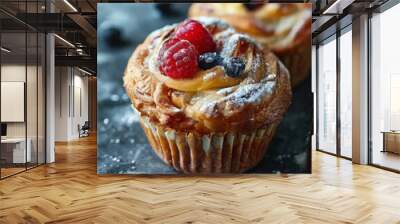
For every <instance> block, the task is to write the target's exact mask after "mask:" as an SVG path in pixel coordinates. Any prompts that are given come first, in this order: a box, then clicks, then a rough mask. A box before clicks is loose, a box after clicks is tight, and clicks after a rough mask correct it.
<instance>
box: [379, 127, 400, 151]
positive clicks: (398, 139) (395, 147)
mask: <svg viewBox="0 0 400 224" xmlns="http://www.w3.org/2000/svg"><path fill="white" fill-rule="evenodd" d="M381 133H382V134H383V150H382V152H392V153H396V154H400V131H382V132H381Z"/></svg>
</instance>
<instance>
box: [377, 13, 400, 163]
mask: <svg viewBox="0 0 400 224" xmlns="http://www.w3.org/2000/svg"><path fill="white" fill-rule="evenodd" d="M398 21H400V5H396V6H394V7H392V8H390V9H388V10H386V11H384V12H382V13H379V14H375V15H373V17H372V18H371V29H372V30H371V79H370V81H371V83H370V86H371V98H370V104H371V106H370V108H371V110H370V119H371V129H370V137H371V141H372V149H371V150H372V151H371V158H372V161H371V162H372V163H373V164H375V165H379V166H384V167H387V168H391V169H395V170H400V103H399V102H400V100H399V96H400V63H399V56H398V55H399V52H400V45H399V44H398V40H399V39H400V33H399V32H398V30H397V29H394V27H398Z"/></svg>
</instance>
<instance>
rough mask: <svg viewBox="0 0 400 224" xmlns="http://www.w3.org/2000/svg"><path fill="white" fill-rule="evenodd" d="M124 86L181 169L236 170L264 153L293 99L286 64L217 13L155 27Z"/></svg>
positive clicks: (159, 150) (153, 136) (154, 139)
mask: <svg viewBox="0 0 400 224" xmlns="http://www.w3.org/2000/svg"><path fill="white" fill-rule="evenodd" d="M124 86H125V88H126V91H127V94H128V95H129V97H130V99H131V101H132V103H133V106H134V108H135V109H136V110H137V111H138V112H139V114H140V117H141V118H140V119H141V125H142V127H143V129H144V132H145V134H146V136H147V138H148V140H149V142H150V144H151V146H152V148H153V150H154V151H155V153H156V154H157V155H158V156H159V157H160V158H161V159H162V160H163V161H164V162H165V163H166V164H168V165H170V166H172V167H174V168H175V169H176V170H177V171H179V172H183V173H205V174H210V173H239V172H244V171H246V170H248V169H250V168H252V167H254V166H255V165H256V164H257V163H258V162H259V161H260V160H261V159H262V158H263V156H264V153H265V151H266V149H267V148H268V144H269V142H270V141H271V139H272V137H273V135H274V132H275V130H276V128H277V126H278V124H279V122H280V121H281V119H282V117H283V116H284V114H285V112H286V110H287V109H288V106H289V104H290V102H291V96H292V93H291V86H290V77H289V73H288V71H287V69H286V68H285V67H284V66H283V64H282V63H281V62H280V61H279V60H278V59H277V58H276V57H275V56H274V55H273V54H272V53H271V52H269V51H263V50H262V48H261V46H259V44H258V43H257V42H256V41H255V40H254V39H252V38H250V37H249V36H247V35H244V34H241V33H238V32H236V31H235V30H234V29H233V28H232V27H230V26H229V25H228V24H226V23H224V22H222V21H221V20H218V19H204V18H203V19H201V20H191V19H189V20H185V21H183V22H182V23H180V24H177V25H171V26H166V27H164V28H161V29H159V30H156V31H154V32H153V33H151V34H150V35H149V36H148V37H147V38H146V39H145V41H144V42H143V43H142V44H140V45H139V46H138V47H137V48H136V50H135V51H134V52H133V54H132V56H131V58H130V59H129V62H128V65H127V67H126V70H125V75H124Z"/></svg>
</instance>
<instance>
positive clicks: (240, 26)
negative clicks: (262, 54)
mask: <svg viewBox="0 0 400 224" xmlns="http://www.w3.org/2000/svg"><path fill="white" fill-rule="evenodd" d="M311 15H312V13H311V4H309V3H195V4H193V5H192V6H191V8H190V9H189V17H202V16H209V17H218V18H221V19H223V20H225V21H226V22H228V23H229V24H230V25H232V26H233V27H234V28H235V29H236V30H237V31H238V32H243V33H246V34H248V35H250V36H252V37H254V38H256V39H257V41H258V42H259V43H261V44H262V45H263V46H264V47H268V48H270V49H271V50H272V51H273V52H274V53H275V54H276V55H277V56H278V57H279V58H280V59H281V61H282V62H283V63H284V64H285V65H286V67H287V68H288V69H289V71H290V73H291V83H292V86H296V85H298V84H299V83H301V82H302V81H303V80H304V79H306V78H307V77H308V75H309V74H310V67H311Z"/></svg>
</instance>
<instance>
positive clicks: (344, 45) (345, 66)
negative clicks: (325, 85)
mask: <svg viewBox="0 0 400 224" xmlns="http://www.w3.org/2000/svg"><path fill="white" fill-rule="evenodd" d="M351 48H352V34H351V26H349V27H348V28H347V29H345V30H343V32H342V35H341V36H340V155H341V156H344V157H348V158H351V157H352V148H351V145H352V144H351V142H352V125H351V124H352V96H353V95H352V77H353V76H352V74H353V72H352V66H351V65H352V49H351Z"/></svg>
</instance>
